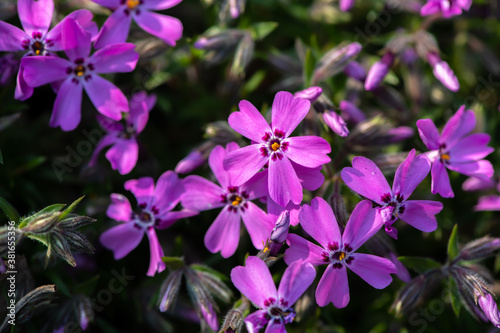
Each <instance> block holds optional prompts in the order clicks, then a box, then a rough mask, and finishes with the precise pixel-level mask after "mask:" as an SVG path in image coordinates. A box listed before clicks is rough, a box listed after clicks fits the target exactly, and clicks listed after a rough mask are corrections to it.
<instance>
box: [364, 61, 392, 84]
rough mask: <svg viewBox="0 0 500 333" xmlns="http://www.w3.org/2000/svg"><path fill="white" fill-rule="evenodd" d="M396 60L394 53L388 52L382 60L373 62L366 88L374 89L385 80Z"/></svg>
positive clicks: (367, 77)
mask: <svg viewBox="0 0 500 333" xmlns="http://www.w3.org/2000/svg"><path fill="white" fill-rule="evenodd" d="M393 62H394V54H393V53H392V52H387V53H386V54H384V56H383V57H382V59H380V61H377V62H376V63H374V64H373V66H372V67H371V68H370V71H369V72H368V75H367V76H366V81H365V89H366V90H373V89H375V88H377V87H378V86H379V85H380V83H381V82H382V81H383V80H384V77H385V76H386V75H387V73H389V69H390V68H391V66H392V63H393Z"/></svg>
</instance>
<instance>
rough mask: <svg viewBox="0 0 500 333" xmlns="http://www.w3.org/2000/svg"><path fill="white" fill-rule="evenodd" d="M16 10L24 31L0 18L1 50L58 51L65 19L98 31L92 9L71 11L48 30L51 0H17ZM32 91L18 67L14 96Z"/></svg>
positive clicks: (27, 95) (26, 95)
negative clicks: (93, 19)
mask: <svg viewBox="0 0 500 333" xmlns="http://www.w3.org/2000/svg"><path fill="white" fill-rule="evenodd" d="M17 11H18V12H19V19H20V20H21V24H22V26H23V29H24V31H23V30H21V29H19V28H18V27H15V26H13V25H11V24H8V23H5V22H2V21H0V51H25V52H26V53H25V55H24V56H39V55H49V54H51V53H52V52H56V51H61V50H62V49H63V44H62V40H61V27H62V26H63V24H64V21H66V20H67V19H73V20H76V21H78V23H79V24H80V25H81V26H82V27H83V28H84V29H86V30H88V31H89V32H90V33H91V34H96V33H97V25H96V24H95V23H94V22H92V13H91V12H90V11H88V10H86V9H81V10H77V11H74V12H72V13H71V14H69V15H68V16H66V17H65V18H64V19H63V20H62V21H61V22H59V23H58V24H57V25H56V26H55V27H54V28H53V29H52V30H50V31H49V27H50V21H51V20H52V14H53V12H54V2H53V1H52V0H37V1H35V0H19V1H18V2H17ZM2 72H3V71H2ZM2 76H3V75H2ZM32 94H33V88H32V87H30V86H28V85H27V84H26V82H25V81H24V78H23V70H22V67H21V68H20V69H19V72H18V75H17V85H16V91H15V98H16V99H19V100H22V101H24V100H26V99H28V98H30V97H31V95H32Z"/></svg>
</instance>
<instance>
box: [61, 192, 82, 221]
mask: <svg viewBox="0 0 500 333" xmlns="http://www.w3.org/2000/svg"><path fill="white" fill-rule="evenodd" d="M84 197H85V196H81V197H79V198H78V199H76V200H75V201H73V203H72V204H71V205H69V206H68V208H66V209H65V210H63V212H62V214H61V217H60V218H59V221H60V220H62V219H63V218H64V217H65V216H66V215H68V214H69V213H71V212H72V211H73V209H75V207H76V205H78V204H79V203H80V201H82V199H83V198H84Z"/></svg>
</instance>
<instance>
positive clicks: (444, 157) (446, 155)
mask: <svg viewBox="0 0 500 333" xmlns="http://www.w3.org/2000/svg"><path fill="white" fill-rule="evenodd" d="M441 159H443V160H446V161H447V160H449V159H450V155H448V154H442V155H441Z"/></svg>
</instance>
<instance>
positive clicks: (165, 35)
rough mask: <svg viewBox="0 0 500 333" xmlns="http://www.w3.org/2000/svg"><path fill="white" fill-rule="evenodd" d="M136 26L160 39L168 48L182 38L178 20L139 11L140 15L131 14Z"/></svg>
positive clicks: (180, 25) (180, 24) (181, 28)
mask: <svg viewBox="0 0 500 333" xmlns="http://www.w3.org/2000/svg"><path fill="white" fill-rule="evenodd" d="M132 15H133V16H134V20H135V22H136V23H137V25H138V26H140V27H141V28H142V29H144V31H146V32H148V33H150V34H151V35H153V36H156V37H158V38H160V39H162V40H163V41H164V42H165V43H167V44H168V45H170V46H175V44H176V41H178V40H179V39H181V37H182V30H183V27H182V23H181V21H180V20H179V19H178V18H175V17H172V16H168V15H162V14H157V13H153V12H150V11H147V10H141V12H140V14H137V13H136V12H134V13H133V14H132Z"/></svg>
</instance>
